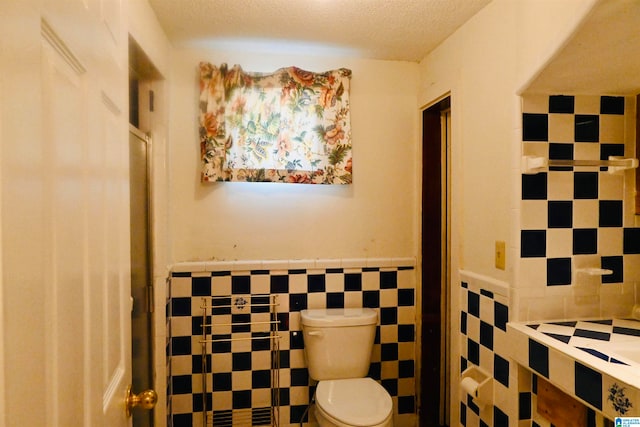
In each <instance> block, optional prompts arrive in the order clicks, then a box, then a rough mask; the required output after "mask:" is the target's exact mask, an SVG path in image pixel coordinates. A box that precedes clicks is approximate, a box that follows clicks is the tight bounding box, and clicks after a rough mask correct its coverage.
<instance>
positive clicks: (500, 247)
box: [496, 240, 507, 270]
mask: <svg viewBox="0 0 640 427" xmlns="http://www.w3.org/2000/svg"><path fill="white" fill-rule="evenodd" d="M506 246H507V245H506V244H505V242H503V241H501V240H496V268H498V269H500V270H505V269H506V265H507V254H506Z"/></svg>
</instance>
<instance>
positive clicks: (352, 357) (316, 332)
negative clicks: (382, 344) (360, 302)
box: [300, 308, 378, 381]
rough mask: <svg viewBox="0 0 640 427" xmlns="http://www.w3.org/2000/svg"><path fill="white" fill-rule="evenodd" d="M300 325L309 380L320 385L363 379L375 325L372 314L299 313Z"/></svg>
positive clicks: (360, 310)
mask: <svg viewBox="0 0 640 427" xmlns="http://www.w3.org/2000/svg"><path fill="white" fill-rule="evenodd" d="M300 322H301V324H302V333H303V339H304V353H305V357H306V359H307V367H308V369H309V376H310V377H311V378H313V379H314V380H317V381H321V380H333V379H342V378H362V377H365V376H366V375H367V372H368V371H369V365H370V363H371V350H372V349H373V342H374V339H375V335H376V324H377V323H378V313H377V312H376V311H375V310H373V309H371V308H328V309H310V310H302V311H301V312H300Z"/></svg>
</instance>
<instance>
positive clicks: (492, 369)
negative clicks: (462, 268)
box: [460, 272, 517, 427]
mask: <svg viewBox="0 0 640 427" xmlns="http://www.w3.org/2000/svg"><path fill="white" fill-rule="evenodd" d="M461 278H462V282H461V287H460V291H461V294H460V296H461V299H460V301H461V311H460V338H461V342H460V351H461V359H460V373H462V372H463V371H464V370H465V369H467V368H469V367H472V366H477V367H480V368H481V369H482V370H483V371H485V372H487V373H489V374H490V375H492V376H493V378H494V380H495V381H494V384H495V385H494V388H495V392H494V394H495V396H498V397H499V398H498V399H496V401H495V402H494V405H486V406H484V407H482V408H481V407H479V406H478V405H476V404H475V402H474V401H473V399H472V398H471V396H470V395H468V394H466V393H463V392H461V393H462V394H461V401H460V423H461V425H463V426H465V427H466V426H469V427H477V426H487V427H508V426H509V419H510V417H512V419H517V418H515V415H514V414H510V411H509V409H510V407H511V405H510V403H509V400H508V396H509V391H510V388H509V387H510V376H511V375H510V370H511V369H513V368H512V367H511V366H510V363H509V359H508V357H507V356H506V355H505V354H504V353H503V347H504V346H505V345H506V329H507V326H506V325H507V322H508V320H509V307H508V297H507V295H508V288H507V286H506V284H502V283H498V282H496V281H494V280H490V279H487V280H485V279H484V278H482V277H479V276H477V275H473V274H468V273H466V272H461Z"/></svg>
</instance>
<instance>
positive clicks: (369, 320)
mask: <svg viewBox="0 0 640 427" xmlns="http://www.w3.org/2000/svg"><path fill="white" fill-rule="evenodd" d="M300 319H301V323H302V325H304V326H322V327H325V328H332V327H339V326H360V325H372V324H375V323H377V322H378V313H377V312H376V311H375V310H374V309H372V308H366V307H365V308H323V309H309V310H302V311H300Z"/></svg>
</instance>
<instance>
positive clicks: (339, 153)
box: [200, 62, 352, 184]
mask: <svg viewBox="0 0 640 427" xmlns="http://www.w3.org/2000/svg"><path fill="white" fill-rule="evenodd" d="M350 78H351V71H350V70H347V69H344V68H341V69H338V70H333V71H327V72H324V73H313V72H310V71H305V70H301V69H300V68H296V67H289V68H282V69H279V70H277V71H276V72H274V73H271V74H264V73H248V72H245V71H243V70H242V68H240V66H238V65H236V66H234V67H233V68H231V69H229V68H228V67H227V65H226V64H222V65H221V66H220V67H216V66H214V65H211V64H209V63H204V62H203V63H200V148H201V154H202V181H206V182H210V181H253V182H256V181H267V182H288V183H308V184H350V183H351V182H352V175H351V173H352V159H351V120H350V113H349V108H350V106H349V83H350Z"/></svg>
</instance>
